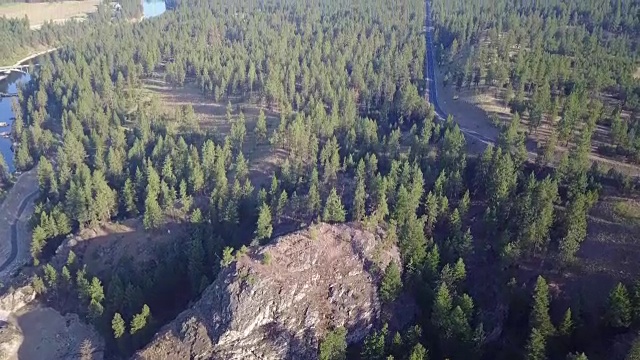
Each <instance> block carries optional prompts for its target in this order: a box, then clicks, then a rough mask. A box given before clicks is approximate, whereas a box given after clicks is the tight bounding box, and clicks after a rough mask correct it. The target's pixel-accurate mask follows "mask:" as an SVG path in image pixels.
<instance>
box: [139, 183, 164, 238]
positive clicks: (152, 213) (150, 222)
mask: <svg viewBox="0 0 640 360" xmlns="http://www.w3.org/2000/svg"><path fill="white" fill-rule="evenodd" d="M162 220H163V214H162V209H161V208H160V204H158V199H157V195H156V194H155V193H152V192H149V193H148V194H147V198H146V200H145V201H144V217H143V219H142V223H143V224H144V228H145V229H147V230H152V229H156V228H158V227H159V226H160V225H161V224H162Z"/></svg>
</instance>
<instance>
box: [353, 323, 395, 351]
mask: <svg viewBox="0 0 640 360" xmlns="http://www.w3.org/2000/svg"><path fill="white" fill-rule="evenodd" d="M388 332H389V330H388V327H387V324H384V326H383V327H382V329H381V330H380V331H375V332H373V333H372V334H369V335H368V336H367V337H366V338H365V339H364V344H363V345H362V353H361V354H360V356H361V358H362V359H364V360H382V359H383V358H384V342H385V339H386V337H387V334H388Z"/></svg>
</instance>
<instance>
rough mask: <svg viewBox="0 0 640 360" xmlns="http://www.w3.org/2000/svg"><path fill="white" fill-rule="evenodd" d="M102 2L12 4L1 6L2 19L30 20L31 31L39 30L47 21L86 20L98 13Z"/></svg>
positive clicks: (88, 0)
mask: <svg viewBox="0 0 640 360" xmlns="http://www.w3.org/2000/svg"><path fill="white" fill-rule="evenodd" d="M98 4H100V0H82V1H61V2H54V3H50V2H39V3H10V4H3V5H0V17H2V16H4V17H6V18H9V19H11V18H14V19H22V18H24V17H25V16H26V17H27V18H28V19H29V25H30V26H31V29H39V28H40V27H42V25H43V24H44V23H45V22H47V21H52V22H55V23H61V22H64V21H67V20H69V19H78V20H80V19H82V20H84V19H85V18H86V17H87V15H88V14H90V13H93V12H95V11H96V9H97V7H98Z"/></svg>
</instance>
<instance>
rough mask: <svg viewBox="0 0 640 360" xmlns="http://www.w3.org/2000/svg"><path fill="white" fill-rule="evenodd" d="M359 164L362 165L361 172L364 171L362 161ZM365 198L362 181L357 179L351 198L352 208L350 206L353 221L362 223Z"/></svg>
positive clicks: (364, 211) (364, 214)
mask: <svg viewBox="0 0 640 360" xmlns="http://www.w3.org/2000/svg"><path fill="white" fill-rule="evenodd" d="M360 164H362V167H363V171H364V163H363V162H362V160H361V161H360ZM366 197H367V194H366V188H365V183H364V179H361V178H358V179H357V180H356V192H355V194H354V196H353V206H352V208H353V210H352V211H353V214H352V218H353V220H355V221H362V219H364V217H365V216H366V210H365V206H366V204H365V202H366Z"/></svg>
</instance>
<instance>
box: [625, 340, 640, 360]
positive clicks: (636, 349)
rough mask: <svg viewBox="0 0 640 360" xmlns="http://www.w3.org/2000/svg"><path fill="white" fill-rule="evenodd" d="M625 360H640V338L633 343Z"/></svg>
mask: <svg viewBox="0 0 640 360" xmlns="http://www.w3.org/2000/svg"><path fill="white" fill-rule="evenodd" d="M624 359H625V360H640V336H636V338H635V340H633V343H631V349H629V352H628V353H627V356H626V357H625V358H624Z"/></svg>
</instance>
